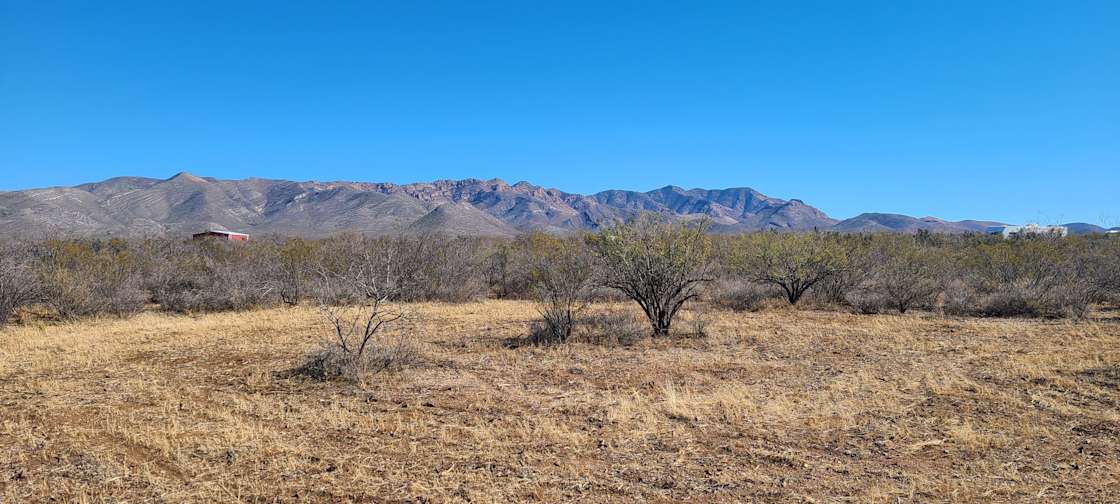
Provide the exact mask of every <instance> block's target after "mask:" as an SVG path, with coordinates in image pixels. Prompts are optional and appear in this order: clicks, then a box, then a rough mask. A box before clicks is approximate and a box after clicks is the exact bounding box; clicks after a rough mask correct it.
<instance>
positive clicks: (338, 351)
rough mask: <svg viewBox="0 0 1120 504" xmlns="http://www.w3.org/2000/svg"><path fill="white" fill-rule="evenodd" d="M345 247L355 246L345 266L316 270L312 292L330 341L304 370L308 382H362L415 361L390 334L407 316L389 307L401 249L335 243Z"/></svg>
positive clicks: (405, 344)
mask: <svg viewBox="0 0 1120 504" xmlns="http://www.w3.org/2000/svg"><path fill="white" fill-rule="evenodd" d="M346 241H352V242H354V243H356V244H357V246H356V247H352V248H347V249H346V250H347V252H349V253H351V254H353V255H351V256H350V257H348V258H347V260H348V262H347V263H346V264H344V265H341V267H338V266H339V265H336V264H330V265H329V266H328V265H327V264H329V263H330V261H324V263H323V264H320V265H319V266H318V267H316V269H315V272H316V275H317V278H316V280H317V287H316V288H315V289H314V292H315V293H316V300H317V302H318V304H319V311H320V312H321V313H322V315H323V318H324V319H325V320H326V321H327V323H328V325H329V327H330V335H329V336H328V337H327V338H326V339H325V340H324V341H323V342H322V344H321V346H320V347H319V349H318V350H316V351H315V352H314V353H313V354H311V356H310V357H309V359H308V361H307V363H305V365H304V366H303V369H305V370H307V374H309V375H311V376H313V377H318V378H335V377H342V378H347V379H354V380H361V379H363V378H364V377H366V376H368V375H370V374H375V373H378V372H381V371H387V370H393V369H397V368H399V367H401V366H403V365H406V364H408V363H409V362H411V361H412V360H414V359H415V357H416V351H415V348H414V347H413V346H412V345H411V343H410V341H409V340H408V339H407V338H406V337H405V336H404V334H403V333H401V332H397V333H396V334H394V332H393V331H392V330H391V329H393V328H394V327H395V326H399V325H400V323H401V322H402V321H403V320H404V319H405V316H406V313H405V311H404V309H403V308H402V307H401V306H400V305H399V304H397V303H396V302H395V301H394V300H396V299H399V298H400V293H401V283H400V280H401V277H400V275H399V266H400V263H401V258H400V257H399V256H398V255H397V254H398V253H399V252H400V249H399V248H398V247H395V246H394V245H395V244H393V243H391V242H381V243H380V245H381V247H366V246H365V245H368V243H367V242H366V241H365V240H364V239H362V238H360V237H348V238H347V240H338V241H336V242H335V243H344V242H346ZM336 267H337V269H335V268H336Z"/></svg>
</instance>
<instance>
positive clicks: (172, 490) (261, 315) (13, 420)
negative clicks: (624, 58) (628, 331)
mask: <svg viewBox="0 0 1120 504" xmlns="http://www.w3.org/2000/svg"><path fill="white" fill-rule="evenodd" d="M782 302H783V303H785V301H784V300H783V301H782ZM690 306H691V305H690ZM534 307H535V305H534V303H533V302H529V301H508V300H502V301H493V300H492V301H484V302H472V303H464V304H448V303H417V304H409V305H407V306H406V308H407V310H408V311H409V312H410V313H412V314H413V317H412V322H410V323H409V331H408V335H409V341H410V342H412V343H413V344H415V345H416V347H417V348H418V349H420V350H422V352H423V357H424V359H423V365H413V366H409V368H408V371H407V373H406V374H402V375H397V374H386V373H381V374H379V375H375V379H372V380H366V381H365V383H361V384H358V383H351V382H348V381H336V382H328V383H323V382H319V381H316V380H308V379H302V378H299V377H289V375H287V374H284V373H283V371H284V370H286V369H289V368H290V367H291V366H292V364H293V363H294V362H296V361H297V360H298V359H300V358H301V356H303V355H306V353H307V351H308V349H309V348H314V347H315V346H316V344H317V343H318V341H319V339H320V337H321V335H322V334H323V333H324V331H325V330H328V328H329V323H327V321H326V320H325V319H324V318H322V316H321V314H320V313H319V311H318V308H317V307H315V306H310V305H304V306H295V307H291V306H280V307H278V308H271V309H263V310H256V311H250V312H218V313H203V314H197V315H194V316H191V317H182V316H178V315H174V314H164V313H159V312H145V313H143V314H140V315H138V316H136V317H134V318H131V319H116V318H102V319H98V320H89V321H84V322H82V323H80V324H59V325H52V324H47V325H39V324H36V325H26V326H21V325H9V326H8V327H7V328H5V329H3V330H0V404H3V407H2V408H0V453H2V454H3V457H0V478H2V479H0V500H3V501H4V502H41V501H49V500H50V499H51V498H54V499H56V500H58V501H60V502H68V501H76V502H83V501H85V502H124V501H127V502H138V501H139V502H145V501H156V502H158V501H177V502H232V501H236V500H241V501H251V502H273V501H282V502H283V501H292V500H295V501H302V500H307V501H335V502H338V501H342V502H345V501H375V502H376V501H460V500H461V501H466V500H470V501H474V502H492V501H502V502H518V501H534V500H536V501H544V502H560V501H618V502H651V501H654V502H656V501H663V502H685V501H708V502H752V501H761V502H766V501H773V500H779V501H780V500H785V499H787V498H793V499H799V500H803V501H807V502H808V501H816V502H829V501H832V500H837V499H841V500H844V499H847V500H851V501H854V502H949V501H951V502H961V503H967V502H1024V501H1026V502H1031V501H1042V502H1093V501H1100V502H1111V501H1116V500H1117V497H1118V496H1120V483H1118V482H1117V481H1116V478H1115V477H1114V476H1113V475H1114V474H1116V473H1117V471H1120V463H1118V462H1117V459H1116V456H1115V454H1116V453H1117V451H1118V450H1120V438H1118V437H1117V436H1116V429H1117V425H1118V423H1117V422H1118V418H1117V412H1116V407H1115V405H1116V404H1117V403H1118V402H1120V389H1118V388H1117V383H1118V380H1120V324H1117V319H1116V315H1117V313H1116V312H1115V311H1101V312H1094V313H1093V314H1092V315H1091V317H1092V318H1091V319H1090V320H1087V321H1084V322H1074V323H1066V322H1054V321H1048V320H1042V319H981V318H955V317H950V318H945V317H938V316H933V315H928V314H919V313H908V314H907V315H905V316H897V315H890V316H881V315H871V316H865V315H855V314H849V313H843V312H823V311H815V310H808V309H805V308H801V309H797V310H792V309H789V308H787V309H784V310H774V311H764V312H752V313H739V312H734V311H730V310H721V309H711V311H709V327H708V334H709V335H708V337H706V338H703V339H697V338H677V339H672V340H669V339H664V338H654V339H651V338H648V337H646V336H647V335H648V323H647V322H645V317H644V315H643V314H642V313H641V311H640V310H638V309H637V308H636V305H635V304H634V303H631V302H625V303H613V304H599V303H596V304H594V305H592V306H591V307H589V308H588V309H587V310H586V311H585V312H584V313H583V315H582V316H581V320H582V322H581V324H580V325H578V326H577V329H576V330H575V331H574V332H573V335H572V337H571V338H570V340H569V343H568V344H566V345H564V346H563V347H562V348H560V349H555V348H538V347H533V346H523V347H519V348H514V349H510V348H509V347H507V345H506V344H505V342H506V341H507V340H511V339H520V338H522V337H523V336H524V328H525V323H526V321H527V320H528V319H529V318H531V317H532V316H533V310H534ZM600 317H601V318H600ZM593 318H598V319H600V320H604V321H605V322H603V323H602V325H601V326H600V325H599V324H598V323H595V322H592V321H591V319H593ZM687 325H688V324H687V323H686V322H685V319H683V318H682V319H681V320H679V321H677V322H676V323H675V327H677V326H680V327H679V328H678V330H680V329H684V328H685V327H686V326H687ZM626 326H630V327H633V328H635V329H636V330H638V331H639V333H638V334H639V337H637V338H633V339H629V340H627V341H618V342H611V341H595V340H594V339H593V336H592V333H593V332H594V333H597V334H599V335H601V337H603V338H612V337H614V335H622V334H625V331H618V330H616V328H617V327H626ZM600 327H601V328H600ZM620 339H622V338H620ZM61 348H65V351H60V349H61ZM522 475H523V476H522Z"/></svg>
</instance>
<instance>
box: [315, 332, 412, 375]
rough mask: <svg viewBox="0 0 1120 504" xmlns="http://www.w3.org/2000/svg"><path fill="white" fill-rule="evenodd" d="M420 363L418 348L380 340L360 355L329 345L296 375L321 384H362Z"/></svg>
mask: <svg viewBox="0 0 1120 504" xmlns="http://www.w3.org/2000/svg"><path fill="white" fill-rule="evenodd" d="M417 360H419V353H418V352H417V351H416V348H415V347H413V346H412V345H410V344H409V343H408V341H407V339H405V338H403V337H400V338H396V339H395V341H394V340H388V339H384V338H383V339H380V340H379V341H377V342H375V344H373V345H369V346H368V347H367V348H366V349H365V350H364V351H363V352H362V353H360V354H358V353H355V352H349V351H346V350H343V348H342V347H341V346H339V345H337V344H334V343H333V342H326V343H323V344H322V345H320V346H319V347H318V348H317V349H316V350H315V351H313V352H312V353H311V354H309V355H308V356H307V358H306V359H305V361H304V363H303V364H302V365H301V366H300V367H299V368H297V369H296V370H295V374H297V375H302V376H306V377H308V378H311V379H314V380H319V381H332V380H345V381H354V382H360V381H362V380H364V379H366V378H368V377H369V376H371V375H375V374H377V373H381V372H386V371H399V370H401V369H403V368H405V367H407V366H409V365H411V364H414V363H415V362H416V361H417Z"/></svg>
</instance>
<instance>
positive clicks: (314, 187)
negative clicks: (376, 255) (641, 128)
mask: <svg viewBox="0 0 1120 504" xmlns="http://www.w3.org/2000/svg"><path fill="white" fill-rule="evenodd" d="M643 212H654V213H657V214H660V215H663V216H667V217H669V218H674V219H681V220H693V219H701V218H707V219H709V220H710V221H711V222H712V224H713V226H712V229H713V230H714V231H717V232H728V233H731V232H742V231H753V230H759V229H775V230H789V231H801V230H811V229H820V230H834V231H841V232H877V231H889V232H903V233H912V232H917V231H919V230H928V231H932V232H941V233H961V232H971V231H983V230H984V228H985V227H987V226H989V225H993V224H998V223H995V222H989V221H959V222H948V221H943V220H940V219H936V218H933V217H924V218H914V217H908V216H905V215H896V214H882V213H866V214H861V215H859V216H856V217H853V218H851V219H846V220H843V221H837V220H836V219H832V218H830V217H829V216H828V215H825V213H824V212H821V211H820V210H818V209H816V208H813V207H812V206H809V205H807V204H805V203H804V202H802V201H801V200H797V199H791V200H783V199H778V198H771V197H769V196H766V195H764V194H762V193H760V192H758V191H755V190H753V189H750V188H746V187H739V188H730V189H714V190H709V189H683V188H680V187H676V186H665V187H662V188H660V189H656V190H653V191H648V192H638V191H621V190H610V191H603V192H600V193H596V194H592V195H581V194H573V193H566V192H563V191H560V190H557V189H547V188H543V187H539V186H535V185H532V184H530V183H528V182H518V183H516V184H512V185H510V184H507V183H505V182H504V181H501V180H497V179H494V180H477V179H466V180H437V181H435V182H428V183H416V184H404V185H398V184H391V183H370V182H315V181H311V182H292V181H287V180H266V179H258V178H251V179H245V180H217V179H213V178H206V177H198V176H195V175H192V174H189V173H185V172H184V173H180V174H178V175H175V176H174V177H171V178H169V179H166V180H160V179H151V178H143V177H118V178H113V179H109V180H105V181H103V182H95V183H89V184H82V185H79V186H76V187H55V188H47V189H29V190H24V191H11V192H0V233H4V234H16V233H18V234H21V235H27V236H33V237H34V236H46V235H54V234H64V235H71V236H140V235H169V234H170V235H175V234H186V233H190V232H194V231H197V230H200V229H203V228H205V227H207V226H209V225H219V226H224V227H226V228H228V229H231V230H236V231H244V232H249V233H257V234H260V233H280V234H291V235H302V236H325V235H330V234H334V233H338V232H341V231H358V232H365V233H376V234H384V233H405V232H407V233H429V232H441V233H448V234H459V235H471V236H512V235H514V234H516V233H519V232H524V231H530V230H544V231H550V232H565V231H574V230H589V229H595V228H596V227H598V226H600V225H602V224H604V223H609V222H614V221H618V220H625V219H629V218H632V217H635V216H637V215H639V214H641V213H643ZM1084 226H1085V227H1084V228H1081V227H1079V228H1077V229H1076V232H1081V231H1082V229H1089V228H1090V227H1091V228H1096V226H1091V225H1084ZM1098 229H1099V228H1098ZM1090 232H1091V231H1090Z"/></svg>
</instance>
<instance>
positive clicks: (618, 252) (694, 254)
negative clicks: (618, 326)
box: [588, 216, 712, 336]
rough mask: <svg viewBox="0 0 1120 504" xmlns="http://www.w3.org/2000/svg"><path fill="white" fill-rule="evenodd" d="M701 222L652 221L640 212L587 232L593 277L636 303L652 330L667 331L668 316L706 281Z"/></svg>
mask: <svg viewBox="0 0 1120 504" xmlns="http://www.w3.org/2000/svg"><path fill="white" fill-rule="evenodd" d="M705 230H706V222H704V221H701V222H699V223H696V224H686V223H671V222H661V221H657V220H655V219H654V218H652V217H650V216H644V217H642V218H639V219H637V220H634V221H631V222H629V223H626V224H616V225H613V226H609V227H606V228H605V229H603V230H602V231H600V232H599V233H598V234H595V235H591V236H589V237H588V245H590V248H591V251H592V253H593V254H594V256H595V257H596V258H597V259H598V266H599V268H598V281H599V283H600V284H601V285H603V286H604V287H609V288H612V289H617V290H618V291H620V292H622V293H623V294H625V295H626V296H627V297H629V298H630V299H632V300H634V301H635V302H636V303H638V305H639V306H641V307H642V311H643V312H645V314H646V317H648V318H649V322H650V325H651V326H652V327H653V334H654V335H655V336H659V335H665V334H668V333H669V327H670V326H671V325H672V323H673V316H674V315H676V314H677V311H679V310H680V309H681V306H683V305H684V303H685V302H687V301H688V300H690V299H692V298H694V297H696V296H697V294H698V293H699V287H700V285H701V284H702V283H703V282H708V281H711V280H712V278H711V275H710V273H709V264H708V263H709V261H708V259H709V255H710V252H711V239H710V237H709V236H708V235H707V233H706V232H705Z"/></svg>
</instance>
